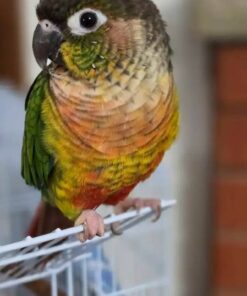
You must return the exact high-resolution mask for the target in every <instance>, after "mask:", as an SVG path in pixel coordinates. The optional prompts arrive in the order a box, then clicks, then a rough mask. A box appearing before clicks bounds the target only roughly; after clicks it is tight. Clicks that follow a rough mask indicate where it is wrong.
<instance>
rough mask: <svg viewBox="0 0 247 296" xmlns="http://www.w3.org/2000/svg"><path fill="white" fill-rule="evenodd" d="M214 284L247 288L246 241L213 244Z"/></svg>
mask: <svg viewBox="0 0 247 296" xmlns="http://www.w3.org/2000/svg"><path fill="white" fill-rule="evenodd" d="M214 284H215V287H222V288H225V289H226V288H228V289H247V243H246V244H244V243H242V244H241V243H235V244H234V243H228V242H224V241H223V242H222V241H219V242H217V243H216V244H215V249H214Z"/></svg>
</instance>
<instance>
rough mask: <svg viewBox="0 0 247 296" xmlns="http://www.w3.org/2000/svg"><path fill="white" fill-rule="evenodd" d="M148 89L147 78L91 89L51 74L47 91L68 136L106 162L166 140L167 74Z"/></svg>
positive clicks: (170, 103)
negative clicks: (92, 150)
mask: <svg viewBox="0 0 247 296" xmlns="http://www.w3.org/2000/svg"><path fill="white" fill-rule="evenodd" d="M152 82H153V80H152ZM150 84H151V81H150V80H149V79H143V80H142V81H141V82H139V84H138V83H137V81H130V82H129V87H128V89H125V88H124V86H122V87H121V86H119V84H118V85H111V86H109V85H108V84H107V82H105V83H104V84H103V85H100V86H99V87H96V88H93V87H92V86H91V85H87V84H85V83H82V82H81V81H79V80H78V81H77V80H75V81H74V80H71V78H70V77H69V76H64V75H63V73H57V75H56V76H54V78H53V79H52V81H51V90H52V92H53V93H54V94H55V97H56V105H57V109H58V112H59V114H60V115H61V119H62V120H63V122H64V124H65V125H66V126H67V127H68V129H69V130H70V132H72V133H73V134H74V135H75V136H76V137H77V138H78V139H80V140H81V142H82V143H85V145H87V146H89V147H91V148H93V149H94V150H95V151H97V152H99V153H102V154H104V155H109V156H111V157H112V156H123V155H128V154H131V153H134V152H136V151H137V150H139V149H145V147H147V146H150V145H153V144H155V143H157V142H160V141H163V140H164V139H165V138H167V139H169V136H170V135H169V132H170V124H171V118H172V117H173V116H174V115H175V114H174V113H176V112H178V110H177V98H176V96H174V85H173V78H172V77H171V75H170V74H169V73H168V72H167V73H166V74H164V75H163V76H162V77H160V78H159V79H157V82H156V83H155V84H152V85H150ZM107 89H108V91H106V90H107Z"/></svg>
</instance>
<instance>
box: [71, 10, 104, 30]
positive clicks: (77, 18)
mask: <svg viewBox="0 0 247 296" xmlns="http://www.w3.org/2000/svg"><path fill="white" fill-rule="evenodd" d="M85 13H93V14H94V15H95V16H96V17H97V22H96V24H95V25H94V26H93V27H92V28H86V27H84V26H82V24H81V17H82V16H83V15H84V14H85ZM106 22H107V17H106V16H105V15H104V14H103V13H102V12H101V11H99V10H96V9H91V8H84V9H82V10H80V11H78V12H76V13H75V14H73V15H72V16H71V17H70V18H69V19H68V22H67V24H68V27H69V28H70V31H71V33H72V34H75V35H79V36H84V35H86V34H88V33H91V32H95V31H96V30H98V28H99V27H100V26H102V25H103V24H105V23H106Z"/></svg>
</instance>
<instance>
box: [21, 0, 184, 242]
mask: <svg viewBox="0 0 247 296" xmlns="http://www.w3.org/2000/svg"><path fill="white" fill-rule="evenodd" d="M37 16H38V19H39V24H38V26H37V28H36V30H35V33H34V37H33V51H34V55H35V57H36V60H37V62H38V64H39V65H40V66H41V68H42V71H41V73H40V74H39V76H38V77H37V79H36V80H35V82H34V83H33V85H32V87H31V89H30V91H29V94H28V96H27V100H26V121H25V132H24V140H23V150H22V175H23V177H24V179H25V180H26V182H27V184H29V185H32V186H34V187H36V188H38V189H39V190H40V191H41V193H42V198H43V201H44V203H43V204H42V205H41V207H40V209H39V211H38V213H37V215H36V218H35V220H34V224H33V225H32V227H31V234H32V235H37V234H41V233H44V232H45V231H48V230H45V229H43V230H42V229H41V228H42V227H43V228H44V227H46V226H47V227H48V228H49V229H51V228H52V227H54V228H56V227H62V226H63V225H66V226H67V225H70V223H72V222H73V221H75V225H79V224H83V223H84V224H85V227H86V232H85V233H84V235H83V234H81V235H80V237H79V238H80V239H81V240H85V239H88V238H92V237H94V236H95V235H103V233H104V225H103V219H102V217H101V216H100V215H99V214H97V213H96V212H95V209H96V208H97V207H98V206H100V205H101V204H109V205H117V204H118V206H117V212H121V211H125V210H127V209H128V208H130V207H132V206H135V207H142V206H150V207H152V208H154V209H155V210H156V211H157V212H159V202H158V201H157V200H143V201H142V200H140V199H137V200H135V199H133V200H125V199H126V198H127V197H128V195H129V193H130V192H131V191H132V189H133V188H135V186H136V185H137V184H138V183H139V182H142V181H144V180H145V179H147V178H148V177H149V176H150V175H151V174H152V173H153V171H154V170H155V169H156V168H157V166H158V165H159V163H160V161H161V160H162V158H163V156H164V153H165V151H166V150H167V149H168V148H169V147H170V145H171V144H172V143H173V141H174V139H175V138H176V136H177V133H178V129H179V128H178V126H179V124H178V122H179V108H178V99H177V95H176V89H175V85H174V79H173V74H172V63H171V53H172V50H171V48H170V44H169V36H168V34H167V32H166V26H165V24H164V22H163V21H162V19H161V16H160V13H159V11H158V9H157V8H156V6H155V5H154V4H153V3H152V2H151V1H150V0H41V1H40V3H39V4H38V6H37ZM48 59H49V60H50V61H51V63H50V64H49V65H48ZM61 213H62V214H61ZM63 217H64V218H63ZM65 221H66V222H65ZM70 221H72V222H70ZM55 224H56V225H55ZM40 227H41V228H40Z"/></svg>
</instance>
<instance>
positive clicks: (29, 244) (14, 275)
mask: <svg viewBox="0 0 247 296" xmlns="http://www.w3.org/2000/svg"><path fill="white" fill-rule="evenodd" d="M175 204H176V202H175V201H174V200H170V201H163V202H162V210H163V211H165V210H167V209H169V208H171V207H173V206H174V205H175ZM152 215H153V211H152V210H151V209H150V208H145V209H142V210H141V211H140V212H137V211H130V212H127V213H124V214H122V215H118V216H116V215H111V216H110V217H108V218H106V219H105V221H104V222H105V227H106V233H105V235H104V237H102V238H98V237H97V238H95V239H93V240H92V241H88V242H85V243H84V244H81V243H80V242H79V241H78V240H76V239H75V234H77V233H80V232H82V231H83V226H79V227H74V228H70V229H66V230H60V229H57V230H55V231H54V232H52V233H50V234H48V235H43V236H40V237H36V238H31V237H27V238H26V239H25V240H23V241H19V242H16V243H13V244H8V245H5V246H0V291H3V290H6V289H10V288H13V287H17V286H21V285H24V284H27V283H30V282H34V281H40V280H45V281H50V283H51V295H52V296H58V295H59V289H60V286H61V284H60V283H61V281H59V279H58V278H59V277H60V276H61V275H65V280H64V281H63V282H66V284H65V285H64V287H65V288H64V289H63V293H64V294H63V295H68V296H79V295H80V296H81V295H82V296H91V295H97V296H98V295H100V296H103V295H110V296H126V295H133V296H134V295H155V296H156V295H162V296H163V294H162V293H160V294H159V293H158V292H154V293H153V292H152V290H153V291H156V289H159V288H162V286H163V285H167V280H166V279H165V277H163V276H162V277H161V278H160V279H159V278H157V279H155V280H152V281H150V282H149V281H148V282H145V283H141V284H137V285H135V286H134V287H129V288H125V289H124V288H122V289H121V288H120V287H119V285H118V283H117V279H116V277H115V276H113V279H112V287H113V288H112V289H111V292H109V293H106V292H104V289H103V278H102V269H101V268H99V267H100V266H101V264H102V262H101V261H102V254H101V252H102V244H103V245H104V243H105V242H106V241H109V240H110V239H112V238H113V236H114V235H113V234H112V232H111V231H110V225H111V224H112V223H115V222H118V223H119V227H121V230H123V232H124V233H125V232H126V231H127V230H129V229H131V228H133V227H134V226H136V225H137V224H140V223H141V222H143V221H144V220H147V219H148V218H150V217H151V216H152ZM153 227H156V226H153ZM121 239H122V240H124V239H125V237H124V234H123V236H122V238H121ZM92 250H93V251H92ZM93 252H94V253H95V254H96V255H93ZM92 256H96V258H97V257H98V263H97V264H98V265H97V264H96V263H94V264H96V267H95V269H93V270H94V273H95V274H94V280H93V282H94V286H93V290H94V294H92V293H91V294H89V293H90V292H89V291H90V287H89V286H90V281H89V278H88V269H89V264H88V263H89V262H90V258H92ZM90 264H92V262H91V263H90ZM75 276H77V277H79V278H80V281H79V282H80V289H79V290H80V292H78V291H79V290H78V288H75V280H74V278H75ZM91 282H92V281H91ZM75 290H76V291H77V292H75ZM91 291H92V289H91ZM148 291H149V292H148ZM0 295H2V294H1V293H0Z"/></svg>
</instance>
